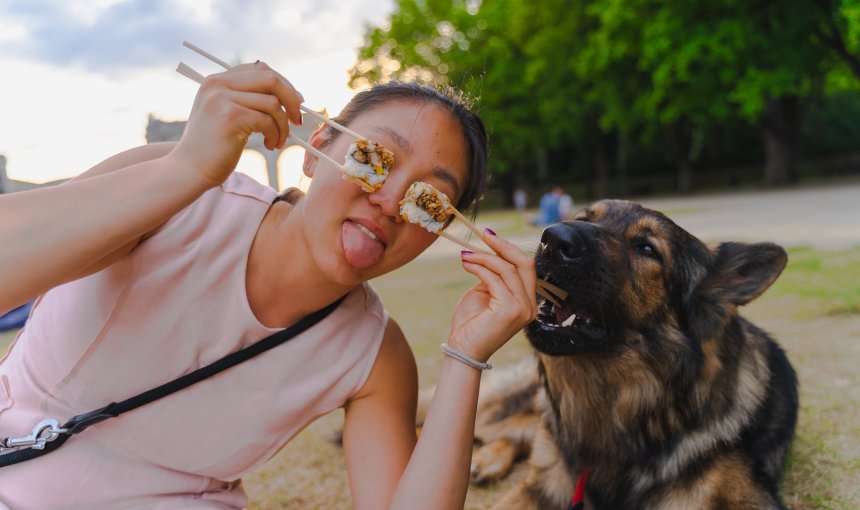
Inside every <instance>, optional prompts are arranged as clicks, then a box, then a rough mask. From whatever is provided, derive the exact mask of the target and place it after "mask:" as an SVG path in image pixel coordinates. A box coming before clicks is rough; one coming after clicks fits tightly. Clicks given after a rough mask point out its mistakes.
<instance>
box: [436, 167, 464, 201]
mask: <svg viewBox="0 0 860 510" xmlns="http://www.w3.org/2000/svg"><path fill="white" fill-rule="evenodd" d="M433 176H434V177H436V178H437V179H439V180H441V181H444V182H447V183H448V184H450V185H451V188H452V189H453V190H454V196H456V197H459V196H460V183H458V182H457V178H456V177H454V174H453V173H451V171H450V170H448V169H447V168H443V167H441V166H434V167H433Z"/></svg>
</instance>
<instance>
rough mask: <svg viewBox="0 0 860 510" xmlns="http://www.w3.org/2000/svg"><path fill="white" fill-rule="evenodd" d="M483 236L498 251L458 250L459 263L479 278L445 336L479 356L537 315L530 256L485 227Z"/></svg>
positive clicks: (489, 352) (488, 353)
mask: <svg viewBox="0 0 860 510" xmlns="http://www.w3.org/2000/svg"><path fill="white" fill-rule="evenodd" d="M484 240H485V242H486V243H487V245H488V246H490V247H491V248H493V250H495V251H496V253H498V256H497V255H490V254H486V253H470V252H463V254H462V263H463V268H464V269H465V270H466V271H468V272H470V273H472V274H473V275H475V276H477V277H478V279H479V280H481V282H480V283H478V284H477V285H475V286H474V287H473V288H471V289H470V290H469V291H467V292H466V294H465V295H463V297H462V298H461V299H460V303H459V304H458V305H457V308H456V309H455V310H454V315H453V317H452V319H451V335H450V338H449V340H448V344H449V345H450V346H451V347H453V348H454V349H456V350H458V351H460V352H463V353H464V354H467V355H468V356H471V357H472V358H475V359H477V360H480V361H486V360H487V359H489V357H490V356H491V355H492V354H493V353H494V352H496V351H497V350H498V349H499V348H500V347H501V346H502V345H504V344H505V342H507V341H508V340H509V339H510V338H511V337H513V336H514V335H515V334H516V333H517V332H518V331H519V330H521V329H522V328H523V327H525V325H526V324H528V323H529V322H531V321H533V320H534V318H535V316H536V315H537V300H536V299H535V285H536V283H535V282H536V278H537V277H536V276H535V265H534V260H533V259H532V257H530V256H528V255H526V254H525V253H523V252H522V251H521V250H520V249H519V248H517V247H516V246H514V245H513V244H511V243H509V242H508V241H506V240H504V239H502V238H500V237H498V236H497V235H495V234H494V233H491V231H489V230H488V233H487V234H486V235H485V236H484Z"/></svg>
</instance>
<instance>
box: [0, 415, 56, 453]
mask: <svg viewBox="0 0 860 510" xmlns="http://www.w3.org/2000/svg"><path fill="white" fill-rule="evenodd" d="M67 432H69V430H68V429H65V428H60V422H59V421H57V420H56V419H54V418H48V419H46V420H42V421H40V422H39V423H38V424H37V425H36V426H35V427H33V431H32V432H30V435H28V436H24V437H7V438H5V439H0V449H3V450H11V449H15V448H32V449H34V450H43V449H44V448H45V445H46V444H47V443H49V442H51V441H53V440H55V439H57V438H58V437H60V434H65V433H67Z"/></svg>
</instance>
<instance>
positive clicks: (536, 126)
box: [0, 0, 860, 509]
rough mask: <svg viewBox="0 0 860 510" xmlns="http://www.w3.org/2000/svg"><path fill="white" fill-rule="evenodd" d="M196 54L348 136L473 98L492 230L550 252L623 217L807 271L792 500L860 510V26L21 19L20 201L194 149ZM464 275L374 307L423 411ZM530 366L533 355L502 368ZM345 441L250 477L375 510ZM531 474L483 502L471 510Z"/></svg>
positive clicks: (325, 433)
mask: <svg viewBox="0 0 860 510" xmlns="http://www.w3.org/2000/svg"><path fill="white" fill-rule="evenodd" d="M183 40H188V41H191V42H192V43H195V44H197V45H198V46H201V47H203V48H205V49H207V50H208V51H210V52H212V53H214V54H215V55H217V56H219V57H221V58H223V59H225V60H227V61H229V62H234V63H238V62H248V61H254V60H256V59H261V60H264V61H266V62H267V63H269V64H270V65H271V66H272V67H274V68H276V69H278V70H279V71H281V72H282V74H284V75H285V76H287V77H288V78H289V79H290V80H291V81H292V82H293V83H294V84H295V85H296V87H297V89H298V90H299V91H301V92H302V94H303V95H304V97H305V98H306V104H307V105H309V106H311V107H312V108H314V109H317V110H323V111H326V112H328V113H329V114H332V115H334V114H336V113H337V112H339V111H340V109H341V108H342V107H343V106H344V105H345V104H346V102H347V101H348V100H349V98H350V97H351V96H352V95H353V94H354V93H355V91H357V90H360V89H362V88H365V87H367V86H369V85H370V84H371V83H375V82H378V81H385V80H389V79H404V80H420V81H427V82H432V83H436V84H439V85H442V86H445V85H447V86H452V87H456V88H458V89H460V90H462V91H463V92H465V93H466V94H468V95H469V96H470V97H472V98H473V99H474V104H475V108H476V110H477V111H478V112H479V113H480V114H481V116H482V118H483V119H484V121H485V123H486V126H487V129H488V131H489V135H490V139H491V144H490V146H491V160H490V169H491V186H490V190H489V191H488V193H487V196H486V198H485V201H484V205H483V206H482V211H481V213H480V214H479V216H478V219H477V221H478V223H479V225H481V226H490V227H491V228H493V229H494V230H495V231H496V232H498V233H499V234H501V235H503V236H505V237H506V238H508V239H510V240H512V241H514V242H515V243H517V244H518V245H520V246H521V247H522V248H523V249H524V250H526V251H528V250H531V249H533V248H534V246H535V245H536V243H537V241H538V239H539V236H540V232H541V227H542V226H543V225H544V224H546V223H547V222H549V221H553V220H556V219H563V218H564V217H566V216H567V215H569V214H570V213H571V212H573V211H574V210H575V209H576V208H578V207H579V206H581V205H582V204H583V203H585V202H587V201H590V200H592V199H596V198H603V197H626V198H631V199H634V200H637V201H640V202H643V203H644V204H645V205H648V206H651V207H654V208H656V209H659V210H661V211H663V212H664V213H666V214H667V215H668V216H669V217H670V218H672V219H673V220H674V221H675V222H676V223H678V224H679V225H681V226H682V227H684V228H687V229H688V230H689V231H690V232H692V233H693V234H694V235H696V236H698V237H700V238H702V239H703V240H705V241H708V242H718V241H764V240H771V241H775V242H778V243H780V244H782V245H783V246H785V247H786V248H787V249H788V251H789V254H790V260H789V265H788V267H787V268H786V270H785V272H784V273H783V275H782V277H781V278H780V279H779V280H778V281H777V282H776V284H775V285H774V287H773V288H772V289H771V290H770V291H768V292H767V293H766V294H765V295H764V296H763V297H762V298H761V299H759V300H757V301H755V302H754V303H752V304H751V305H750V306H748V307H745V308H744V314H745V315H746V316H748V317H749V318H751V319H752V320H753V321H754V322H756V324H758V325H760V326H761V327H763V328H764V329H766V330H767V331H769V332H771V333H772V334H773V335H774V336H775V337H776V338H777V339H778V340H780V342H781V343H782V345H783V346H784V347H785V349H786V351H787V352H788V354H789V357H790V359H791V360H792V362H793V363H794V365H795V368H796V369H797V371H798V374H799V377H800V381H801V412H800V421H799V425H798V433H797V438H796V440H795V443H794V447H793V450H792V453H791V458H790V462H789V468H788V470H787V473H786V477H785V480H784V481H783V494H784V496H785V500H786V502H787V503H788V504H789V505H790V507H791V508H795V509H819V508H821V509H857V508H860V461H858V459H860V372H858V370H857V366H858V365H860V0H779V1H776V0H708V1H704V0H544V1H540V2H537V1H534V0H487V1H480V0H396V1H395V0H339V1H336V0H289V1H276V0H255V1H254V2H247V1H240V0H50V1H44V0H4V1H3V2H0V155H2V156H0V178H1V179H2V180H0V192H3V191H6V192H11V191H15V190H18V189H26V188H27V187H31V186H38V185H49V184H50V183H52V182H56V181H61V180H63V179H67V178H69V177H72V176H74V175H77V174H78V173H81V172H83V171H84V170H86V169H87V168H89V167H90V166H92V165H94V164H96V163H98V162H99V161H101V160H102V159H104V158H106V157H108V156H110V155H112V154H115V153H117V152H120V151H122V150H125V149H127V148H130V147H133V146H136V145H140V144H143V143H146V141H147V135H148V133H149V134H150V135H151V134H152V133H153V132H154V130H156V128H158V127H159V126H160V127H164V126H166V127H167V128H170V129H175V128H177V127H178V128H179V130H180V132H181V122H182V121H183V120H184V119H185V118H186V116H187V114H188V112H189V110H190V108H191V104H192V102H193V98H194V94H195V92H196V88H197V86H196V85H195V84H194V83H192V82H191V81H190V80H188V79H186V78H184V77H182V76H180V75H179V74H177V73H176V72H174V69H175V67H176V64H177V63H178V62H179V61H185V62H186V63H188V64H189V65H191V66H192V67H194V68H195V69H197V70H199V71H201V72H203V73H204V74H209V73H214V72H219V71H220V69H218V68H217V67H216V66H215V65H214V64H211V63H210V62H208V61H206V60H205V59H203V58H202V57H199V56H197V55H196V54H194V53H192V52H191V51H190V50H187V49H185V48H183V47H182V45H181V43H182V41H183ZM176 123H178V124H176ZM266 157H269V155H265V154H261V153H260V152H259V151H255V150H249V151H246V154H245V155H244V156H243V158H242V160H241V161H240V164H239V168H238V169H239V171H242V172H245V173H247V174H249V175H251V176H252V177H254V178H256V179H258V180H260V181H261V182H264V183H270V184H271V185H273V186H274V187H276V188H279V189H281V188H285V187H287V186H301V187H305V186H307V185H308V182H307V181H306V180H302V178H301V177H300V168H299V165H300V163H299V162H300V159H301V157H302V152H301V150H299V149H295V148H290V149H287V150H285V151H283V153H278V154H276V155H274V157H269V159H270V160H271V161H274V165H275V167H276V178H275V179H274V180H272V179H269V177H268V176H267V166H266V163H267V161H266ZM271 161H269V163H270V165H271V164H272V163H271ZM4 176H5V178H4ZM550 189H554V190H555V191H553V192H551V193H548V191H549V190H550ZM542 204H543V205H546V207H543V206H542ZM464 235H465V234H464ZM458 251H459V247H456V246H454V245H452V244H450V243H445V242H443V243H442V244H440V243H436V244H435V245H434V246H433V247H431V249H430V250H428V251H427V252H426V253H425V254H424V255H422V256H421V257H419V258H418V259H417V260H416V261H415V262H413V263H411V264H409V265H407V266H406V267H404V268H402V269H400V270H398V271H395V272H394V273H391V274H389V275H386V276H384V277H382V278H379V279H377V280H375V281H374V282H373V284H374V286H375V287H376V288H377V290H378V291H379V292H380V294H381V295H382V296H383V298H384V299H385V302H386V305H387V307H388V309H389V311H390V312H391V314H392V316H394V317H396V318H397V319H398V322H399V323H400V325H401V327H402V328H403V329H404V331H405V332H406V334H407V337H408V338H409V339H410V343H411V344H412V347H413V350H414V352H415V354H416V358H417V361H418V366H419V376H420V381H421V386H422V388H428V387H430V386H432V384H433V383H434V382H435V378H436V374H437V373H438V366H439V363H440V360H441V357H440V355H439V351H438V344H439V343H440V342H441V341H442V340H443V339H444V337H445V335H446V334H447V331H448V320H449V317H450V314H451V311H452V310H453V308H454V306H455V305H456V303H457V300H458V299H459V296H460V295H462V293H463V292H464V291H465V290H466V289H467V288H469V287H470V286H471V285H473V284H474V283H475V281H474V278H472V277H471V276H470V275H468V274H466V273H465V272H463V271H462V270H461V268H460V267H459V264H458V260H457V257H456V254H457V252H458ZM427 275H433V277H432V278H427ZM0 284H2V282H0ZM403 296H409V299H403ZM23 316H24V317H23V318H26V311H23ZM18 318H19V319H21V318H20V316H19V317H18ZM10 327H11V329H8V330H7V331H6V332H4V333H0V351H2V350H3V349H5V346H6V345H8V344H9V343H10V342H11V341H12V339H13V337H14V335H15V333H16V331H17V329H16V328H17V326H14V325H12V326H10ZM0 329H5V328H4V324H3V323H2V322H0ZM523 356H530V348H529V346H528V343H527V341H526V340H525V339H524V338H523V337H522V335H518V336H517V337H515V338H514V340H512V341H511V342H509V343H508V344H507V345H506V346H505V347H504V348H503V349H502V350H501V351H500V352H499V353H498V354H497V355H495V356H494V360H493V361H494V363H495V364H496V365H497V366H500V367H503V366H504V365H505V364H507V363H515V362H516V361H517V360H518V359H521V358H522V357H523ZM341 421H342V416H341V413H332V414H330V415H328V416H326V417H324V418H322V419H321V420H319V421H318V422H317V423H315V424H314V425H312V426H310V427H308V429H306V430H305V431H304V432H303V433H302V434H301V435H300V436H298V437H297V438H295V439H294V440H293V441H292V442H291V443H290V445H289V446H288V447H287V448H285V449H284V450H283V451H282V452H281V453H280V454H279V455H278V456H277V457H275V458H274V459H272V461H270V462H269V463H268V464H267V465H266V467H265V468H264V469H262V470H260V471H259V472H257V473H255V474H254V475H252V476H250V477H248V479H247V480H246V485H247V488H248V492H249V494H250V495H251V501H252V503H251V508H259V509H269V508H271V509H305V508H347V507H349V489H348V485H347V481H346V475H345V472H344V465H343V459H342V456H341V452H340V450H339V447H338V446H337V445H336V444H334V443H333V442H332V441H331V440H330V438H331V435H332V433H333V432H335V431H336V430H337V429H338V428H339V426H340V424H341ZM524 474H525V472H524V469H523V468H522V467H519V468H517V469H516V470H515V471H514V472H513V473H512V474H511V475H510V476H509V477H508V478H507V479H506V480H504V481H503V482H501V483H498V484H494V485H490V486H480V487H478V486H476V487H473V488H472V489H470V491H469V496H468V499H467V504H466V507H467V508H470V509H481V508H487V507H489V506H490V505H491V504H492V502H493V501H496V500H497V499H498V498H499V497H500V495H501V494H502V493H503V492H504V491H506V490H507V489H508V488H510V487H511V486H512V485H513V484H515V483H516V482H517V481H518V480H519V479H521V478H522V477H523V476H524Z"/></svg>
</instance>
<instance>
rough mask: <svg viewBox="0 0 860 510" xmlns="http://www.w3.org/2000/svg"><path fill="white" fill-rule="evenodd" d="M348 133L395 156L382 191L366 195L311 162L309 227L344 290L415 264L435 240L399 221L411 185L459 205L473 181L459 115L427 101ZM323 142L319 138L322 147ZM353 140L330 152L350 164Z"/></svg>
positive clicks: (402, 106) (384, 108) (388, 108)
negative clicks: (425, 187)
mask: <svg viewBox="0 0 860 510" xmlns="http://www.w3.org/2000/svg"><path fill="white" fill-rule="evenodd" d="M349 127H350V128H351V129H352V130H354V131H356V132H358V133H361V134H362V135H364V136H366V137H368V138H369V139H370V140H373V141H374V142H376V143H379V144H381V145H383V146H384V147H385V148H386V149H388V150H390V151H391V152H393V153H394V165H393V167H392V168H391V171H390V173H389V175H388V178H387V179H386V180H385V183H384V184H383V186H382V188H381V189H379V190H378V191H376V192H375V193H366V192H364V191H362V190H361V188H360V187H359V186H357V185H355V184H353V183H350V182H347V181H345V180H343V179H342V178H341V175H342V174H341V171H340V170H339V169H337V168H335V167H334V166H332V165H331V164H330V163H328V162H326V161H321V160H318V159H317V158H314V157H312V156H306V158H305V168H304V169H305V173H306V174H307V175H308V176H310V177H312V178H313V181H312V184H311V187H310V189H309V190H308V193H307V195H306V196H305V198H304V199H303V200H302V201H301V202H300V207H301V208H302V228H303V229H304V237H305V239H306V240H307V242H308V249H309V250H310V253H311V256H312V257H313V258H314V260H315V262H316V264H317V265H318V266H319V267H320V269H321V270H322V271H323V272H324V273H325V274H326V275H328V276H329V277H330V278H332V279H333V280H334V281H335V282H337V283H338V284H341V285H348V286H349V285H356V284H358V283H360V282H362V281H365V280H369V279H371V278H374V277H376V276H379V275H382V274H385V273H387V272H389V271H392V270H393V269H396V268H397V267H400V266H402V265H403V264H405V263H407V262H409V261H410V260H412V259H413V258H415V257H416V256H418V255H419V254H420V253H421V252H422V251H424V250H425V249H426V248H427V247H428V246H430V244H431V243H433V241H435V240H436V237H437V236H436V235H435V234H433V233H430V232H428V231H427V230H425V229H423V228H421V227H419V226H418V225H414V224H412V223H409V222H404V221H403V220H402V219H401V218H400V204H399V202H400V200H402V199H403V196H404V195H405V193H406V190H407V188H409V186H410V185H412V183H414V182H416V181H423V182H427V183H429V184H431V185H433V186H434V187H435V188H436V189H438V190H440V191H442V192H443V193H445V194H446V195H448V198H449V199H450V200H451V203H454V204H455V203H457V200H458V199H459V198H460V196H461V195H462V193H463V191H464V190H465V186H466V185H467V182H468V160H469V158H468V148H467V146H466V142H465V139H464V136H463V131H462V128H461V127H460V124H459V122H458V121H457V120H456V119H455V118H454V117H453V115H452V114H451V113H450V112H448V111H447V110H445V109H444V108H442V107H440V106H439V105H436V104H433V103H426V102H405V101H391V102H388V103H383V104H382V105H379V106H376V107H374V108H373V109H371V110H369V111H366V112H364V113H362V114H360V115H359V116H358V117H356V118H355V120H354V121H353V122H352V123H351V124H350V125H349ZM320 136H323V135H317V136H316V137H315V138H312V139H311V141H312V143H315V144H319V142H321V141H322V140H321V138H320ZM353 142H354V140H353V139H352V137H350V136H349V135H345V134H341V135H339V136H338V137H337V138H335V140H334V141H333V142H331V143H329V144H328V145H326V146H325V147H324V148H323V150H324V151H325V152H326V153H327V154H328V155H329V156H331V157H332V159H334V160H335V161H344V158H345V156H346V152H347V148H348V147H349V145H350V144H351V143H353Z"/></svg>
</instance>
